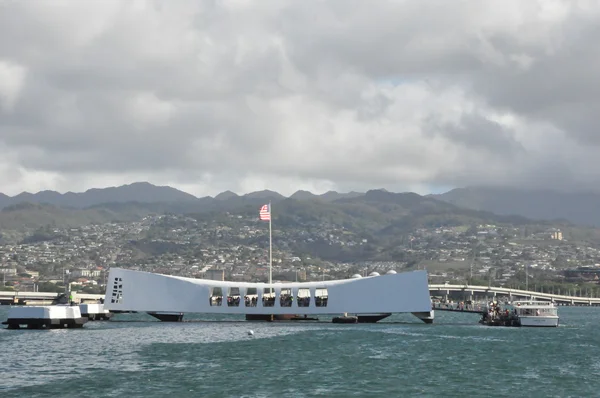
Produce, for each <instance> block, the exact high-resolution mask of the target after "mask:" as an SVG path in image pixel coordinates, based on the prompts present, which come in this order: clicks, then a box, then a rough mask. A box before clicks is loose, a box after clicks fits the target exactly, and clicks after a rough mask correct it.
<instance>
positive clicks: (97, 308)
mask: <svg viewBox="0 0 600 398" xmlns="http://www.w3.org/2000/svg"><path fill="white" fill-rule="evenodd" d="M79 310H80V311H81V316H82V317H84V318H87V319H89V320H90V321H108V320H109V319H110V318H111V317H112V314H111V313H110V311H109V310H105V309H104V304H79Z"/></svg>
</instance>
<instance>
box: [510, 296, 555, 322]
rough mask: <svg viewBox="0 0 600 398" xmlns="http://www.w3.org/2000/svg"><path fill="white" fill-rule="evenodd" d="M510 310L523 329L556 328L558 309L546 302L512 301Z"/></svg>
mask: <svg viewBox="0 0 600 398" xmlns="http://www.w3.org/2000/svg"><path fill="white" fill-rule="evenodd" d="M512 308H513V311H514V313H515V314H516V316H517V318H518V319H519V323H520V325H521V326H523V327H557V326H558V322H559V318H558V308H557V307H556V305H555V304H554V303H552V302H548V301H513V303H512Z"/></svg>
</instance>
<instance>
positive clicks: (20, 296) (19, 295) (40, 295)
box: [0, 291, 104, 304]
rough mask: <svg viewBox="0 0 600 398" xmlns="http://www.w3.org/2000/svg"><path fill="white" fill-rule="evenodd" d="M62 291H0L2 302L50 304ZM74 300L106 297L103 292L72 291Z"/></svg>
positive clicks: (77, 301) (85, 300)
mask: <svg viewBox="0 0 600 398" xmlns="http://www.w3.org/2000/svg"><path fill="white" fill-rule="evenodd" d="M59 294H60V293H47V292H14V291H6V292H0V303H2V304H26V303H35V304H50V303H51V302H52V300H54V299H56V298H57V297H58V296H59ZM71 294H72V295H73V301H74V302H76V303H83V302H89V301H96V300H98V299H101V298H104V295H103V294H86V293H77V292H72V293H71Z"/></svg>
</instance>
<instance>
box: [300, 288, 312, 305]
mask: <svg viewBox="0 0 600 398" xmlns="http://www.w3.org/2000/svg"><path fill="white" fill-rule="evenodd" d="M297 299H298V307H309V306H310V289H306V288H302V289H298V298H297Z"/></svg>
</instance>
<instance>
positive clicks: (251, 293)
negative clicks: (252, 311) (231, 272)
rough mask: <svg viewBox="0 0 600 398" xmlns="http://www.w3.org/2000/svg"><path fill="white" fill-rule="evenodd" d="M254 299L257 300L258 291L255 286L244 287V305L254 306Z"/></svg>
mask: <svg viewBox="0 0 600 398" xmlns="http://www.w3.org/2000/svg"><path fill="white" fill-rule="evenodd" d="M256 300H258V292H257V290H256V288H255V287H249V288H248V289H246V295H245V296H244V301H245V304H246V307H256Z"/></svg>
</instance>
